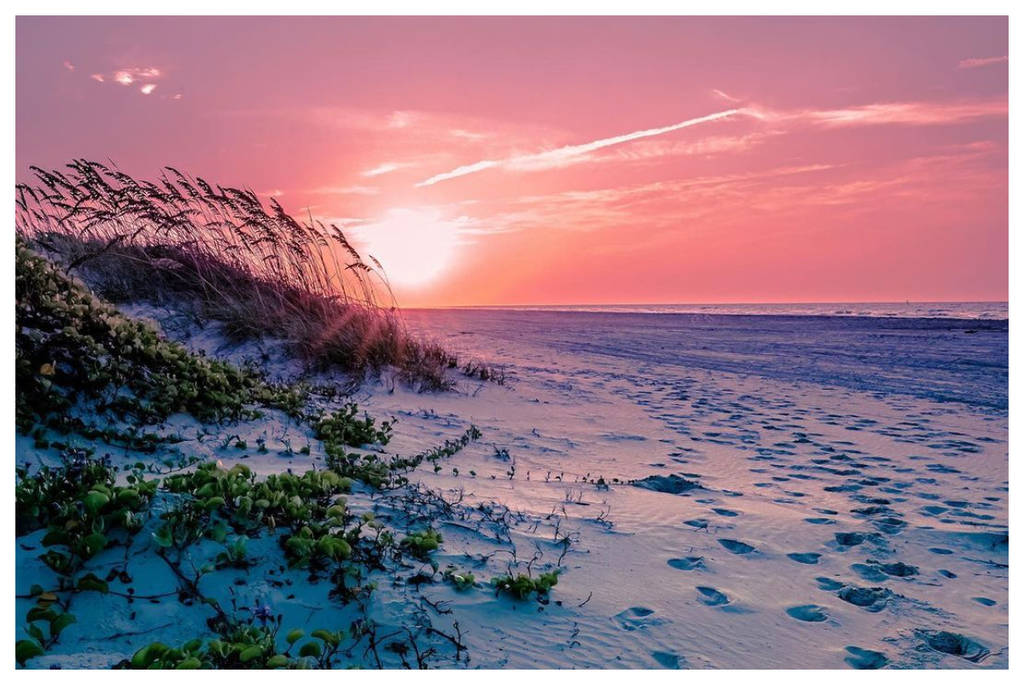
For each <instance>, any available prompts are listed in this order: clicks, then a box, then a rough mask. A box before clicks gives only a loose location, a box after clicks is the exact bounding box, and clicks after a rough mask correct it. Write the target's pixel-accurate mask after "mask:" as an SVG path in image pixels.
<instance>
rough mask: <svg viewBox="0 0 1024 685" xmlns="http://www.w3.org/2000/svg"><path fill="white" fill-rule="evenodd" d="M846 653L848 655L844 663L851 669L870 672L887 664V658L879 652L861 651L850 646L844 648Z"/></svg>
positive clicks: (859, 648)
mask: <svg viewBox="0 0 1024 685" xmlns="http://www.w3.org/2000/svg"><path fill="white" fill-rule="evenodd" d="M846 651H847V652H849V653H850V655H849V656H848V657H846V659H844V661H846V663H848V664H849V665H850V666H852V667H853V668H857V669H862V670H872V669H876V668H882V667H883V666H885V665H886V664H887V663H889V657H887V656H886V655H885V654H882V653H881V652H876V651H874V650H871V649H862V648H861V647H854V646H853V645H850V646H849V647H847V648H846Z"/></svg>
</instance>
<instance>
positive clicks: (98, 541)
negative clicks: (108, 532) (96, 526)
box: [82, 533, 107, 559]
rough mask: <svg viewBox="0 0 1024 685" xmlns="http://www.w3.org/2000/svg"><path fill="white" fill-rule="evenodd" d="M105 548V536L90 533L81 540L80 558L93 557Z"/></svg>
mask: <svg viewBox="0 0 1024 685" xmlns="http://www.w3.org/2000/svg"><path fill="white" fill-rule="evenodd" d="M106 546H107V536H105V535H104V534H103V533H92V534H90V535H87V536H85V538H83V539H82V556H83V557H84V558H86V559H89V558H90V557H93V556H95V555H96V554H97V553H98V552H101V551H102V550H103V548H104V547H106Z"/></svg>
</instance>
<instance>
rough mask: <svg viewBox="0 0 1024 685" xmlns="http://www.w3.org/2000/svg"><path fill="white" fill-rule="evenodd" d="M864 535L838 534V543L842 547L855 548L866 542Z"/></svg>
mask: <svg viewBox="0 0 1024 685" xmlns="http://www.w3.org/2000/svg"><path fill="white" fill-rule="evenodd" d="M864 539H865V535H864V533H836V542H837V543H838V544H839V545H840V546H841V547H855V546H856V545H859V544H861V543H862V542H864Z"/></svg>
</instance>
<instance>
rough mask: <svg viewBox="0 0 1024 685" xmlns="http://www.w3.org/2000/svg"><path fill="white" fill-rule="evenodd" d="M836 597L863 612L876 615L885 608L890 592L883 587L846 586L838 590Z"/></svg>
mask: <svg viewBox="0 0 1024 685" xmlns="http://www.w3.org/2000/svg"><path fill="white" fill-rule="evenodd" d="M836 596H837V597H839V599H841V600H843V601H844V602H849V603H850V604H852V605H854V606H858V607H860V608H861V609H864V610H865V611H870V612H871V613H877V612H879V611H881V610H882V609H884V608H885V606H886V605H887V604H888V603H889V598H890V597H891V596H892V591H891V590H888V589H886V588H884V587H857V586H856V585H847V586H846V587H843V588H840V589H839V591H838V592H837V593H836Z"/></svg>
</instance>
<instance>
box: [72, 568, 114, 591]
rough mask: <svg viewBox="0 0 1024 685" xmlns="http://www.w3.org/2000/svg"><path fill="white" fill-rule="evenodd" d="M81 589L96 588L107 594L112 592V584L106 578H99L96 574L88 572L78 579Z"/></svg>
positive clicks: (95, 589)
mask: <svg viewBox="0 0 1024 685" xmlns="http://www.w3.org/2000/svg"><path fill="white" fill-rule="evenodd" d="M78 589H79V590H94V591H96V592H102V593H104V594H106V593H107V592H110V585H109V584H108V583H107V581H105V580H101V579H100V578H97V577H96V575H95V574H93V573H88V574H86V575H84V576H82V577H81V578H79V579H78Z"/></svg>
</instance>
